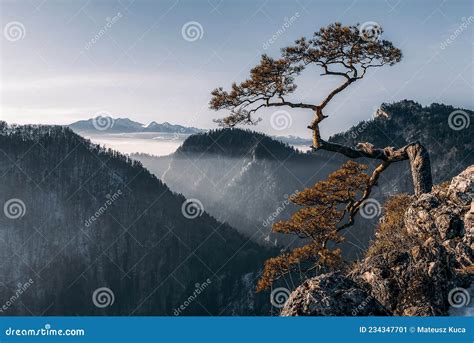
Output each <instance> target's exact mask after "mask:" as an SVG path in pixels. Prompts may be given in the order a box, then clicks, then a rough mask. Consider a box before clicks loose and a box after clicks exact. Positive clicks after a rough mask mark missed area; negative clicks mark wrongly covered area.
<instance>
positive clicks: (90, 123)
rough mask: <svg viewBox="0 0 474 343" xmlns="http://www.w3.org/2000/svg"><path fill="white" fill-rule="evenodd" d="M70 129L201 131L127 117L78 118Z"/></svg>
mask: <svg viewBox="0 0 474 343" xmlns="http://www.w3.org/2000/svg"><path fill="white" fill-rule="evenodd" d="M68 126H69V127H70V128H71V129H72V130H74V131H76V132H80V133H84V132H87V133H131V132H166V133H178V134H193V133H198V132H201V131H202V130H201V129H198V128H195V127H185V126H182V125H175V124H170V123H168V122H164V123H162V124H159V123H157V122H156V121H152V122H151V123H149V124H148V125H144V124H142V123H139V122H136V121H133V120H130V119H129V118H111V117H101V116H99V117H95V118H91V119H87V120H79V121H77V122H74V123H72V124H70V125H68Z"/></svg>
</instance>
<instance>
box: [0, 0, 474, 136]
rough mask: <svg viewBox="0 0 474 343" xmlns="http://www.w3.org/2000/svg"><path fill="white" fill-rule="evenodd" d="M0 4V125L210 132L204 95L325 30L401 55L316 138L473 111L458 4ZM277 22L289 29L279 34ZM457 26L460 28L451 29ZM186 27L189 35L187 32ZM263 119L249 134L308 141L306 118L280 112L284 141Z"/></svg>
mask: <svg viewBox="0 0 474 343" xmlns="http://www.w3.org/2000/svg"><path fill="white" fill-rule="evenodd" d="M0 6H1V7H0V9H1V16H0V19H1V23H2V28H3V37H2V44H1V56H2V58H1V61H2V62H1V75H2V81H1V84H0V86H1V90H0V97H1V106H0V119H1V120H5V121H7V122H11V123H13V122H16V123H19V124H24V123H40V124H61V125H65V124H70V123H72V122H75V121H78V120H85V119H89V118H92V117H95V116H97V115H101V114H106V115H111V116H112V117H114V118H119V117H126V118H129V119H131V120H134V121H137V122H141V123H144V124H147V123H149V122H151V121H156V122H160V123H161V122H165V121H167V122H170V123H173V124H180V125H183V126H194V127H198V128H202V129H209V128H215V127H216V124H215V123H213V121H212V120H213V119H215V118H219V117H222V116H224V115H225V111H219V112H214V111H211V110H209V109H208V102H209V100H210V92H211V91H212V89H214V88H216V87H219V86H222V87H224V88H225V89H228V88H229V87H230V85H231V83H232V82H233V81H237V82H238V81H242V80H244V79H245V78H247V77H248V74H249V70H250V69H251V68H252V67H253V66H254V65H255V64H256V63H257V62H258V60H259V58H260V55H261V54H262V53H267V54H269V55H270V56H272V57H278V56H279V49H280V48H281V47H284V46H287V45H290V44H292V42H293V41H294V40H295V39H297V38H299V37H301V36H310V35H311V34H312V32H314V31H315V30H318V29H319V28H320V27H322V26H325V25H327V24H329V23H331V22H335V21H340V22H342V23H343V24H356V23H364V22H368V21H374V22H377V23H379V24H380V25H381V26H382V27H383V29H384V34H383V36H382V38H384V39H388V40H391V41H392V42H393V43H394V44H395V45H396V46H398V47H400V48H401V49H402V51H403V54H404V58H403V60H402V62H401V63H398V64H397V65H395V66H393V67H386V68H380V69H377V70H371V72H370V73H368V75H367V77H366V78H365V79H364V80H362V81H360V82H359V83H357V84H355V85H354V86H351V87H352V88H349V89H347V90H346V91H345V92H343V93H341V94H340V95H338V96H337V98H336V99H335V100H334V101H333V103H332V104H331V105H330V107H328V113H330V114H331V118H330V119H328V120H326V121H325V122H324V124H323V126H324V130H323V133H324V136H326V137H327V136H329V135H332V134H334V133H337V132H341V131H344V130H346V129H348V128H350V127H351V126H352V125H354V124H356V123H357V122H359V121H361V120H364V119H368V118H369V117H370V116H371V115H372V113H373V112H374V110H375V109H376V108H377V107H378V106H379V105H380V104H381V103H382V102H389V103H390V102H395V101H400V100H403V99H409V100H414V101H416V102H419V103H421V104H422V105H424V106H426V105H429V104H431V103H433V102H438V103H445V104H449V105H453V106H456V107H462V108H472V107H473V101H474V100H473V97H472V94H473V89H474V88H473V78H474V74H473V68H472V38H473V34H474V31H473V27H474V25H472V21H471V20H470V18H471V14H472V13H473V10H472V9H473V5H472V4H471V2H468V1H459V2H456V3H452V2H449V3H448V2H445V1H417V2H413V1H398V2H396V3H391V2H390V1H385V2H378V3H374V2H369V1H340V2H337V3H334V2H330V1H285V2H282V1H274V2H268V1H258V2H250V1H248V2H247V1H244V2H239V3H238V4H237V3H235V2H231V1H217V2H213V1H208V2H207V3H206V4H205V5H204V6H203V4H202V3H200V4H197V3H193V2H191V1H160V2H147V1H107V2H95V3H92V2H89V1H75V2H50V1H31V2H1V5H0ZM285 22H286V23H289V24H288V26H287V27H285V29H284V32H283V33H281V32H280V33H278V32H279V31H278V30H280V31H281V29H282V27H284V24H285ZM11 23H17V24H16V25H17V26H19V31H20V38H18V39H17V38H16V37H10V36H8V33H9V31H8V29H10V25H11ZM18 23H19V24H21V25H19V24H18ZM463 23H467V28H465V29H462V30H461V31H460V32H459V28H460V27H461V25H462V24H463ZM189 26H191V28H192V29H194V31H189V32H187V31H186V28H187V27H189ZM104 30H105V33H104V32H102V33H100V32H101V31H104ZM195 33H196V34H197V36H192V35H193V34H195ZM10 34H11V33H10ZM188 34H189V35H190V36H187V35H188ZM453 35H455V39H450V37H451V38H452V36H453ZM12 38H13V39H12ZM339 82H340V80H335V79H330V78H321V77H319V70H315V69H310V70H308V71H307V72H306V73H304V74H302V75H301V76H299V77H298V79H297V84H298V86H299V89H298V90H297V91H296V92H295V94H294V96H292V98H294V99H298V100H304V101H307V102H318V100H320V99H321V98H322V97H323V96H324V94H326V93H327V91H328V90H329V89H330V88H331V87H334V85H336V84H338V83H339ZM426 85H432V87H429V88H428V87H426ZM271 112H272V111H267V112H262V113H261V114H260V116H261V117H262V119H263V121H262V122H261V123H260V124H259V126H257V127H252V128H253V129H256V130H258V131H261V132H265V133H267V134H270V135H296V136H300V137H305V138H307V137H309V136H310V132H309V130H307V129H306V126H307V124H308V121H309V120H310V118H311V116H312V114H311V113H308V112H304V111H290V110H288V112H289V113H291V117H292V124H291V125H290V127H289V128H288V129H287V130H285V131H284V132H282V131H278V130H275V129H274V128H272V126H271V125H270V115H269V114H270V113H271Z"/></svg>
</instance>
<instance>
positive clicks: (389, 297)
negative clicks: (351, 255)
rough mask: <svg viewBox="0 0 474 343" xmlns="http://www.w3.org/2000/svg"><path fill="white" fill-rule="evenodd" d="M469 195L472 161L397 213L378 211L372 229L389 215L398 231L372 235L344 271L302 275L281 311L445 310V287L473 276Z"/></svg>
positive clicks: (473, 190)
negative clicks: (361, 254) (357, 259)
mask: <svg viewBox="0 0 474 343" xmlns="http://www.w3.org/2000/svg"><path fill="white" fill-rule="evenodd" d="M407 197H408V196H407ZM473 201H474V166H470V167H469V168H467V169H466V170H465V171H463V172H462V173H461V174H459V175H458V176H456V177H454V178H453V180H452V181H451V184H450V185H449V187H447V186H437V187H435V188H434V189H433V191H432V192H431V193H426V194H422V195H421V196H420V197H418V198H417V199H413V201H412V202H411V203H409V204H408V206H407V208H406V209H404V210H403V211H402V213H403V212H404V215H403V216H400V219H393V218H385V217H384V218H382V219H381V224H379V229H378V230H380V227H381V226H383V223H384V222H385V223H386V222H388V221H390V223H392V224H390V225H392V226H393V228H396V229H397V230H398V232H392V233H390V232H389V233H388V234H387V233H385V234H384V235H382V234H381V235H378V236H376V239H375V240H374V242H372V245H371V247H370V248H369V250H368V252H367V254H366V256H365V258H364V259H363V260H362V261H360V262H358V263H357V264H356V265H355V266H352V268H351V270H350V271H347V272H345V273H344V272H340V273H337V274H334V273H331V274H324V275H320V276H318V277H315V278H312V279H310V280H307V281H306V282H305V283H304V284H303V285H301V286H300V287H298V288H297V289H296V290H295V291H294V292H293V293H292V294H291V296H290V297H289V299H288V301H287V303H286V304H285V307H284V309H283V311H282V315H351V314H352V315H376V314H382V313H385V314H389V315H404V316H420V315H421V316H432V315H447V314H448V310H449V307H450V301H451V302H452V301H453V299H449V294H450V291H451V290H453V289H454V288H456V287H462V288H468V287H469V285H471V284H472V283H473V282H474V270H473V262H474V253H473V248H474V228H473V217H474V211H473V209H474V206H473ZM401 203H403V202H401ZM392 215H393V214H392ZM385 216H387V214H386V215H385ZM397 220H398V221H399V226H400V227H398V228H397V227H396V226H395V225H393V222H394V221H395V222H396V221H397ZM390 225H389V227H390ZM386 227H387V225H385V230H387V229H386ZM395 240H396V242H395ZM367 299H370V300H371V301H372V300H373V302H372V303H371V305H370V306H368V305H366V304H365V303H366V302H367ZM374 304H375V305H374ZM368 307H371V308H370V309H368ZM360 308H362V309H363V310H359V309H360Z"/></svg>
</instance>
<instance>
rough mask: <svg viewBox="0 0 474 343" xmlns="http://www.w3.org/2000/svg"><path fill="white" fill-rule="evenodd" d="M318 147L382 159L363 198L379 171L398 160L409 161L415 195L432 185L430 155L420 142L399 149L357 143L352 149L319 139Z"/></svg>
mask: <svg viewBox="0 0 474 343" xmlns="http://www.w3.org/2000/svg"><path fill="white" fill-rule="evenodd" d="M318 149H322V150H326V151H332V152H338V153H341V154H343V155H344V156H347V157H349V158H360V157H366V158H372V159H377V160H381V161H383V163H382V165H381V166H383V167H380V166H379V167H377V168H376V169H375V170H374V171H373V173H372V176H371V180H373V181H374V182H370V183H369V185H368V186H367V187H368V188H367V189H366V191H365V193H364V199H363V200H365V199H366V198H368V196H369V195H370V191H371V188H372V187H373V186H374V185H375V183H376V181H377V179H378V177H379V175H380V173H382V172H383V171H384V170H385V169H387V168H388V166H389V165H390V164H392V163H394V162H399V161H405V160H409V161H410V168H411V175H412V180H413V188H414V192H415V195H416V196H419V195H421V194H423V193H428V192H430V191H431V188H432V187H433V180H432V177H431V166H430V157H429V154H428V151H427V150H426V148H425V147H424V146H423V145H422V144H421V143H420V142H415V143H411V144H408V145H405V146H404V147H402V148H400V149H395V148H393V147H386V148H383V149H378V148H374V146H373V145H372V144H370V143H359V144H358V145H357V147H356V148H355V149H354V148H351V147H348V146H345V145H340V144H336V143H330V142H327V141H322V140H321V141H320V146H319V148H318ZM315 150H317V149H315Z"/></svg>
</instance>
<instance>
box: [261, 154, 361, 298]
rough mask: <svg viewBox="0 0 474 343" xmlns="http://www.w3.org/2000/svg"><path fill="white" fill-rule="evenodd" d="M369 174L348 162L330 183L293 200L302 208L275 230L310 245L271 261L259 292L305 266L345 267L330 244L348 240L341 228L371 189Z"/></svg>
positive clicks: (332, 176)
mask: <svg viewBox="0 0 474 343" xmlns="http://www.w3.org/2000/svg"><path fill="white" fill-rule="evenodd" d="M365 170H367V166H366V165H363V164H359V163H356V162H353V161H348V162H346V163H344V165H342V167H341V168H340V169H338V170H336V171H335V172H333V173H331V174H330V175H329V177H328V178H327V179H326V180H323V181H319V182H317V183H316V184H315V185H314V186H313V187H311V188H306V189H305V190H303V191H302V192H299V193H297V194H295V195H294V196H291V197H290V201H291V202H293V203H294V204H296V205H299V206H302V208H301V209H299V210H298V211H297V212H296V213H294V214H293V215H292V216H291V218H290V219H289V220H285V221H279V222H277V223H275V224H274V225H273V228H272V230H273V232H278V233H285V234H294V235H297V236H298V237H300V238H302V239H307V240H309V243H307V244H306V245H304V246H302V247H298V248H295V249H293V250H292V251H290V252H289V253H284V254H282V255H280V256H277V257H274V258H271V259H269V260H267V261H266V262H265V266H264V270H263V275H262V277H261V278H260V280H259V281H258V284H257V291H262V290H265V289H267V288H269V287H270V286H271V285H272V284H273V282H274V281H275V280H277V279H278V278H280V277H282V276H284V275H286V274H288V273H291V272H293V271H295V270H297V269H301V266H302V264H303V265H304V269H305V270H306V271H307V270H313V269H315V268H329V269H331V268H336V267H338V266H340V265H341V263H342V258H341V250H340V249H339V248H336V247H333V248H329V247H328V243H329V242H332V243H336V244H337V243H340V242H342V241H343V240H344V237H343V236H342V235H341V234H340V232H339V230H338V227H339V225H340V224H341V223H343V222H344V220H345V219H347V212H348V210H347V209H348V207H349V206H351V205H353V204H354V203H355V202H356V201H357V198H358V196H360V194H361V193H362V192H363V191H364V190H365V188H366V187H367V184H368V182H369V176H368V175H367V174H366V173H364V171H365ZM334 245H335V244H332V246H334Z"/></svg>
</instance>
